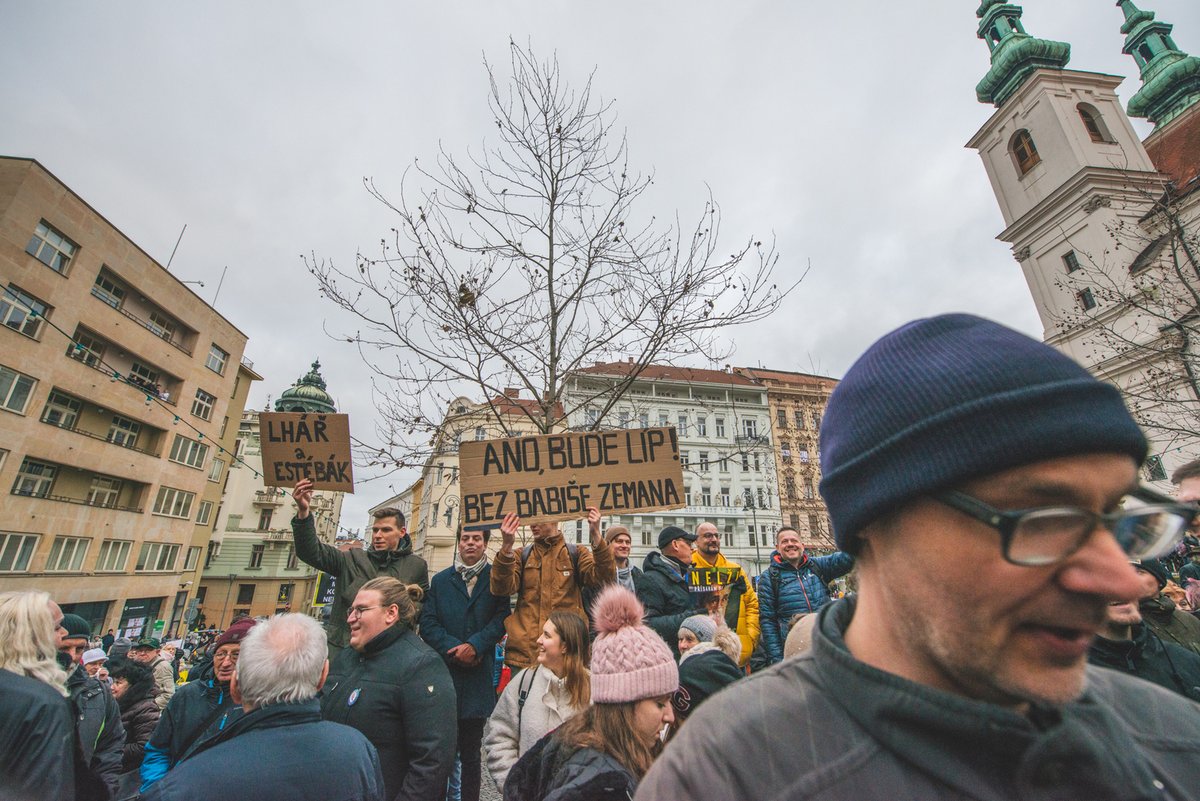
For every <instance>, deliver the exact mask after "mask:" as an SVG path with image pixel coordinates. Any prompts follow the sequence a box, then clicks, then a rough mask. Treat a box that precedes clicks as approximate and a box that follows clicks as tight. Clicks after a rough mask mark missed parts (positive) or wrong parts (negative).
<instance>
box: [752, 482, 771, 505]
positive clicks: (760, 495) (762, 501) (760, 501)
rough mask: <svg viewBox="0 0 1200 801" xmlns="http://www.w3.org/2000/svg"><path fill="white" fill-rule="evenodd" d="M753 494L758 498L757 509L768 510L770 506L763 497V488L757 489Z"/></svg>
mask: <svg viewBox="0 0 1200 801" xmlns="http://www.w3.org/2000/svg"><path fill="white" fill-rule="evenodd" d="M755 493H756V494H757V496H758V508H759V509H770V508H771V505H770V504H769V503H767V501H766V498H765V496H764V495H763V488H762V487H759V488H758V489H756V490H755Z"/></svg>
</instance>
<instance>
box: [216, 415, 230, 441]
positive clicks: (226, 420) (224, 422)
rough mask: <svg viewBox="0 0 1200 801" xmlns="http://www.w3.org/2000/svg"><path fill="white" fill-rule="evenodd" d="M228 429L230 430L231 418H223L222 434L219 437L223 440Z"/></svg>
mask: <svg viewBox="0 0 1200 801" xmlns="http://www.w3.org/2000/svg"><path fill="white" fill-rule="evenodd" d="M227 428H229V418H228V417H223V418H221V432H220V434H218V436H220V438H221V439H225V430H226V429H227Z"/></svg>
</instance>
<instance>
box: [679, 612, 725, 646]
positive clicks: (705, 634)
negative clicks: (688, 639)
mask: <svg viewBox="0 0 1200 801" xmlns="http://www.w3.org/2000/svg"><path fill="white" fill-rule="evenodd" d="M684 629H687V630H688V631H690V632H691V633H692V634H695V635H696V639H697V640H699V641H700V642H712V638H713V637H715V636H716V635H717V621H715V620H713V619H712V618H711V617H709V616H708V615H692V616H691V617H689V618H684V621H683V622H682V623H680V624H679V630H680V631H683V630H684Z"/></svg>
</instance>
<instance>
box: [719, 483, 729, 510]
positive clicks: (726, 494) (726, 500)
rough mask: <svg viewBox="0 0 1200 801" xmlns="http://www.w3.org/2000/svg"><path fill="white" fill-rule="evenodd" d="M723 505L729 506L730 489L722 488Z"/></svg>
mask: <svg viewBox="0 0 1200 801" xmlns="http://www.w3.org/2000/svg"><path fill="white" fill-rule="evenodd" d="M721 505H722V506H729V487H721Z"/></svg>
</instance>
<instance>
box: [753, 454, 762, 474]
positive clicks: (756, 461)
mask: <svg viewBox="0 0 1200 801" xmlns="http://www.w3.org/2000/svg"><path fill="white" fill-rule="evenodd" d="M754 472H755V473H761V472H762V461H761V460H760V459H759V458H758V454H757V453H756V454H754Z"/></svg>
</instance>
